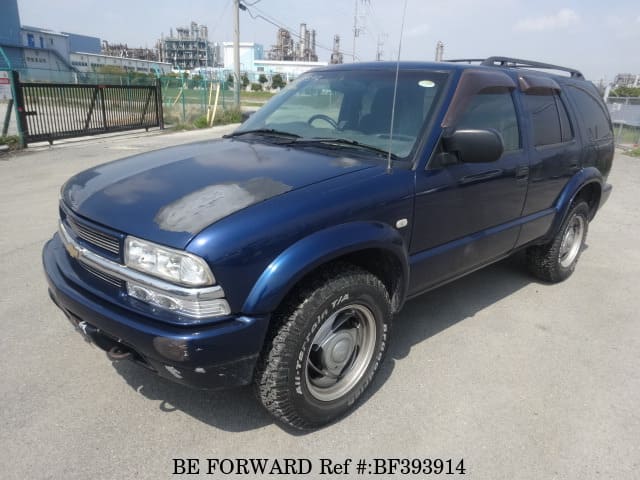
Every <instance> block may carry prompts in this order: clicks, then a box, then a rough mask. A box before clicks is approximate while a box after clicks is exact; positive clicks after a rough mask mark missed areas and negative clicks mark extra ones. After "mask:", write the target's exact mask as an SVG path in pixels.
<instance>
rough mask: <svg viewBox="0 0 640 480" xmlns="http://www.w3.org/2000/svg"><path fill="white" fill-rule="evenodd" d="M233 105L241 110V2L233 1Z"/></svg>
mask: <svg viewBox="0 0 640 480" xmlns="http://www.w3.org/2000/svg"><path fill="white" fill-rule="evenodd" d="M233 35H234V38H233V77H234V79H233V104H234V106H235V107H236V108H237V109H240V85H241V84H242V82H241V81H240V0H233Z"/></svg>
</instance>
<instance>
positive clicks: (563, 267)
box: [527, 201, 589, 283]
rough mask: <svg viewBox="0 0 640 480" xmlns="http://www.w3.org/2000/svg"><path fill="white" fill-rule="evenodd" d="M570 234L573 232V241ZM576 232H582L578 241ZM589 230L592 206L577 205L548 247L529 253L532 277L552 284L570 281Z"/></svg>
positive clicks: (582, 202)
mask: <svg viewBox="0 0 640 480" xmlns="http://www.w3.org/2000/svg"><path fill="white" fill-rule="evenodd" d="M570 230H571V231H573V236H572V237H571V235H572V234H571V232H570ZM576 230H580V233H579V238H577V236H578V233H576ZM588 230H589V206H588V205H587V203H586V202H584V201H579V202H576V203H575V204H574V205H573V206H572V207H571V209H570V210H569V213H568V215H567V218H565V220H564V222H563V223H562V226H561V227H560V230H559V231H558V233H557V234H556V236H555V237H553V239H552V240H551V241H550V242H549V243H547V244H545V245H536V246H533V247H529V248H528V249H527V265H528V267H529V270H530V271H531V273H533V274H534V275H535V276H536V277H538V278H539V279H541V280H544V281H546V282H550V283H557V282H561V281H563V280H566V279H567V278H569V277H570V276H571V274H572V273H573V271H574V270H575V268H576V264H577V263H578V259H579V258H580V253H581V252H582V249H583V247H584V243H585V240H586V238H587V232H588ZM568 237H571V240H572V243H571V245H570V246H571V248H570V249H569V250H568V251H567V249H566V247H567V244H566V240H568V239H569V238H568ZM574 249H575V250H574Z"/></svg>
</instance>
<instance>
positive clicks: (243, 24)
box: [18, 0, 640, 82]
mask: <svg viewBox="0 0 640 480" xmlns="http://www.w3.org/2000/svg"><path fill="white" fill-rule="evenodd" d="M244 3H246V4H247V5H250V4H254V6H253V7H249V12H246V11H245V12H240V31H241V35H240V36H241V41H243V42H257V43H261V44H263V45H264V47H265V53H266V50H268V48H269V47H270V46H271V45H272V44H273V43H275V39H276V31H277V27H275V26H274V25H272V24H271V23H268V22H266V21H264V20H263V19H261V18H255V19H254V18H252V16H251V15H250V12H251V13H252V14H253V16H256V15H263V16H268V17H269V18H271V19H272V20H273V21H275V23H277V24H278V25H282V26H285V27H288V28H292V29H294V32H298V30H299V25H300V23H306V24H307V27H308V28H310V29H311V28H314V29H315V30H316V31H317V43H318V45H319V48H318V49H317V53H318V56H319V59H320V60H322V61H327V60H328V59H329V55H330V52H329V50H330V48H331V46H332V43H333V36H334V35H335V34H338V35H340V37H341V47H342V48H341V49H342V50H343V52H344V53H345V62H346V61H351V60H352V58H353V57H351V56H349V55H351V54H352V52H353V24H354V14H355V7H356V4H357V6H358V24H359V26H360V28H361V29H362V32H361V34H360V36H359V37H358V38H357V40H356V56H357V58H358V59H360V60H362V61H366V60H374V59H375V56H376V51H377V48H378V44H379V42H382V58H383V60H395V59H396V58H397V56H398V45H399V41H400V32H401V24H402V12H403V7H404V0H394V1H390V0H386V1H383V0H368V1H366V0H342V1H341V0H315V1H308V0H298V1H295V2H294V1H290V0H289V1H287V0H257V1H256V0H245V2H244ZM18 6H19V9H20V19H21V21H22V23H23V24H25V25H30V26H37V27H42V28H49V29H52V30H57V31H66V32H73V33H79V34H84V35H92V36H97V37H100V38H101V39H103V40H107V41H109V42H110V43H127V44H128V45H129V46H130V47H134V46H135V47H137V46H142V47H144V46H147V47H153V46H154V45H155V42H156V41H157V40H158V39H159V38H160V35H161V34H162V33H164V34H165V35H168V34H169V30H170V28H172V27H173V28H174V30H175V27H177V26H186V25H188V24H189V23H190V22H191V21H192V20H193V21H195V22H197V23H200V24H205V25H207V26H208V27H209V39H210V40H211V41H218V42H222V41H231V40H232V39H233V19H232V10H233V8H232V7H233V1H232V0H173V1H168V0H154V1H150V0H55V1H53V2H52V1H51V0H18ZM438 41H442V42H443V43H444V45H445V50H444V57H445V58H484V57H488V56H492V55H501V56H512V57H518V58H526V59H529V60H537V61H542V62H547V63H555V64H559V65H564V66H569V67H573V68H577V69H578V70H581V71H582V72H583V73H584V74H585V76H586V77H587V78H589V79H590V80H593V81H595V82H597V81H599V80H600V79H604V80H606V81H612V80H613V77H614V76H615V75H616V74H617V73H635V74H640V2H639V1H638V0H618V1H615V0H614V1H609V2H604V1H593V0H583V1H577V0H576V1H571V0H553V1H550V0H537V1H535V2H532V1H531V0H529V1H525V0H439V1H435V0H407V13H406V20H405V26H404V33H403V35H402V50H401V55H400V58H401V59H402V60H433V59H434V55H435V47H436V42H438ZM324 47H326V48H324Z"/></svg>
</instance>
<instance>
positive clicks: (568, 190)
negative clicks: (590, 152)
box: [549, 167, 604, 236]
mask: <svg viewBox="0 0 640 480" xmlns="http://www.w3.org/2000/svg"><path fill="white" fill-rule="evenodd" d="M603 183H604V180H603V177H602V174H601V173H600V171H599V170H598V169H597V168H595V167H588V168H585V169H583V170H581V171H580V172H578V173H577V174H575V175H574V176H573V177H572V178H571V180H569V182H568V183H567V185H566V186H565V188H564V189H563V191H562V192H561V193H560V196H559V197H558V199H557V201H556V205H555V208H556V212H557V214H556V218H555V220H554V222H553V226H552V228H551V229H550V232H549V234H550V236H553V235H555V234H556V233H557V232H558V229H559V228H560V226H561V225H562V222H563V221H564V219H565V218H566V216H567V214H568V213H569V210H570V209H571V206H572V205H573V204H575V203H576V202H577V201H579V200H581V199H582V200H584V201H585V202H586V203H587V205H588V206H589V221H591V220H592V219H593V217H594V216H595V214H596V212H597V211H598V208H599V206H600V199H601V198H602V185H603Z"/></svg>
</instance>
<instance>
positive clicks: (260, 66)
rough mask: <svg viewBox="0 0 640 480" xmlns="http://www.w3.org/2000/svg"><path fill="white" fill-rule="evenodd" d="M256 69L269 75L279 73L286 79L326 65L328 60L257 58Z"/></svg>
mask: <svg viewBox="0 0 640 480" xmlns="http://www.w3.org/2000/svg"><path fill="white" fill-rule="evenodd" d="M253 65H254V71H255V72H257V73H258V74H261V73H264V74H265V75H267V76H268V77H270V76H273V75H275V74H276V73H279V74H280V75H281V76H282V78H283V79H284V80H285V81H287V82H288V81H289V80H293V79H294V78H296V77H298V76H299V75H301V74H303V73H304V72H306V71H308V70H311V69H312V68H317V67H326V66H327V62H297V61H288V60H256V61H255V62H253Z"/></svg>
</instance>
